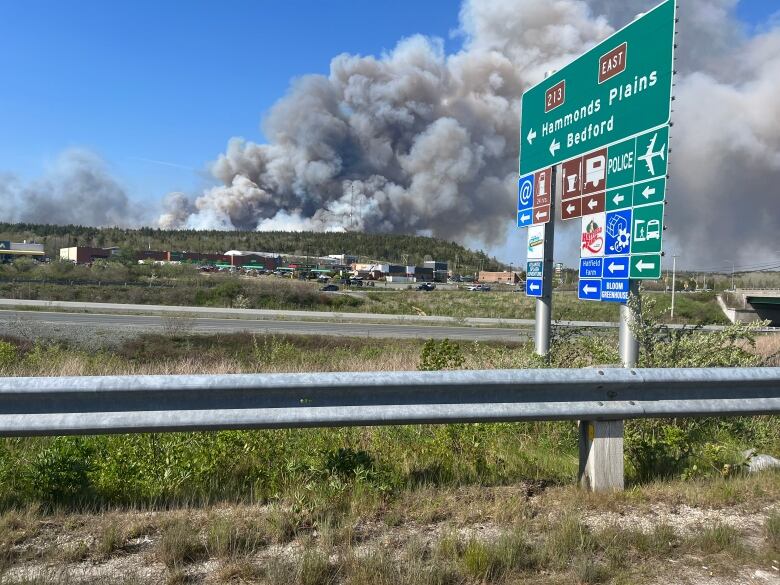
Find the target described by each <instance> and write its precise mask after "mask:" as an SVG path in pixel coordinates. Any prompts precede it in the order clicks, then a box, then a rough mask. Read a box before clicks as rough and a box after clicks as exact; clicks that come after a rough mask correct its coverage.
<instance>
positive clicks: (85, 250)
mask: <svg viewBox="0 0 780 585" xmlns="http://www.w3.org/2000/svg"><path fill="white" fill-rule="evenodd" d="M118 252H119V248H91V247H89V246H71V247H70V248H60V260H69V261H70V262H74V263H76V264H91V263H92V262H94V261H95V260H105V259H106V258H110V257H111V256H113V255H114V254H116V253H118Z"/></svg>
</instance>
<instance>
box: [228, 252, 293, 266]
mask: <svg viewBox="0 0 780 585" xmlns="http://www.w3.org/2000/svg"><path fill="white" fill-rule="evenodd" d="M225 258H226V259H227V260H228V262H229V264H230V265H231V266H237V267H241V266H248V267H251V268H260V267H262V268H263V269H264V270H274V269H275V268H278V267H279V265H280V264H281V258H280V257H279V256H278V255H276V254H272V253H270V252H251V251H247V250H228V251H227V252H225Z"/></svg>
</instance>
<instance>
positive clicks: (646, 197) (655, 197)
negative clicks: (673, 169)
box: [634, 177, 666, 207]
mask: <svg viewBox="0 0 780 585" xmlns="http://www.w3.org/2000/svg"><path fill="white" fill-rule="evenodd" d="M665 197H666V177H661V178H660V179H655V180H653V181H647V182H646V183H637V184H636V185H634V207H636V206H638V205H647V204H648V203H660V202H662V201H663V200H664V198H665Z"/></svg>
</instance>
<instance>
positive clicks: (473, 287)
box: [467, 284, 490, 292]
mask: <svg viewBox="0 0 780 585" xmlns="http://www.w3.org/2000/svg"><path fill="white" fill-rule="evenodd" d="M467 290H472V291H483V292H487V291H489V290H490V287H489V286H488V285H486V284H473V285H471V286H470V287H468V289H467Z"/></svg>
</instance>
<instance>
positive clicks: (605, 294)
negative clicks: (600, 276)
mask: <svg viewBox="0 0 780 585" xmlns="http://www.w3.org/2000/svg"><path fill="white" fill-rule="evenodd" d="M601 300H602V301H608V302H610V303H626V302H628V279H627V278H605V279H604V280H602V281H601Z"/></svg>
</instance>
